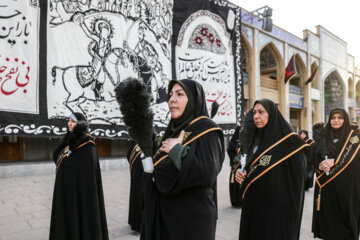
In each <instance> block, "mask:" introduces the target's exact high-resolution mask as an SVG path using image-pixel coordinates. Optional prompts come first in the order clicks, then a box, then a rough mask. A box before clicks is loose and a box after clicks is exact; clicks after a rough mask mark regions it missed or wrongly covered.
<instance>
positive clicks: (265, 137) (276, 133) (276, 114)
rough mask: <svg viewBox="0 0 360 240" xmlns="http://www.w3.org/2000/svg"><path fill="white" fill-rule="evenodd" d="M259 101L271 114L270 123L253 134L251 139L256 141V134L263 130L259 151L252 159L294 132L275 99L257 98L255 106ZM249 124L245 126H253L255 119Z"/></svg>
mask: <svg viewBox="0 0 360 240" xmlns="http://www.w3.org/2000/svg"><path fill="white" fill-rule="evenodd" d="M257 103H260V104H261V105H262V106H263V107H264V108H265V110H266V112H267V113H268V115H269V116H268V123H267V124H266V126H265V127H264V128H262V129H261V131H259V129H256V130H255V131H254V132H253V133H252V134H251V135H252V138H251V140H252V141H254V139H255V136H256V135H257V134H259V132H261V141H260V144H259V146H258V149H257V151H256V152H255V153H254V155H253V156H252V157H251V158H252V159H254V158H256V157H257V156H258V155H259V154H261V153H262V152H263V151H265V150H266V149H267V148H269V147H270V146H271V145H273V144H274V143H276V142H277V141H279V140H280V139H281V138H283V137H285V136H286V135H288V134H289V133H291V132H294V130H293V129H292V127H291V126H290V124H289V123H288V122H287V121H286V120H285V119H284V117H283V116H282V115H281V113H280V111H279V110H278V108H277V106H276V105H275V103H274V102H273V101H271V100H269V99H261V100H257V101H256V102H255V103H254V106H255V105H256V104H257ZM248 124H249V125H251V126H245V125H244V128H252V126H253V125H254V119H253V120H252V121H251V122H249V123H248ZM249 150H250V149H249ZM250 154H251V153H250ZM252 159H249V160H250V162H251V161H252Z"/></svg>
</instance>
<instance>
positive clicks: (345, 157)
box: [316, 130, 360, 211]
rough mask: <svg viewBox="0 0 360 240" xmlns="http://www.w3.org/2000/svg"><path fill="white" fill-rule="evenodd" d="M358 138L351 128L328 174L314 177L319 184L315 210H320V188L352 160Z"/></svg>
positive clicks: (357, 144)
mask: <svg viewBox="0 0 360 240" xmlns="http://www.w3.org/2000/svg"><path fill="white" fill-rule="evenodd" d="M359 142H360V140H359V137H358V136H357V134H356V133H355V132H354V131H353V130H352V131H351V132H350V134H349V136H348V138H347V139H346V142H345V144H344V146H343V148H342V150H341V152H340V154H339V156H338V157H337V159H336V161H335V163H334V166H333V167H332V168H331V169H330V171H329V172H328V174H326V172H322V173H321V174H320V175H319V176H318V177H317V178H316V184H317V185H318V186H319V194H318V199H317V210H318V211H320V200H321V189H322V188H323V187H325V186H326V185H327V184H328V183H330V182H331V181H333V180H334V179H335V178H336V177H337V176H338V175H339V174H341V173H342V172H343V171H344V170H345V169H346V168H347V167H348V166H349V164H350V163H351V162H352V161H353V160H354V158H355V156H356V154H357V152H358V151H359V148H360V144H359Z"/></svg>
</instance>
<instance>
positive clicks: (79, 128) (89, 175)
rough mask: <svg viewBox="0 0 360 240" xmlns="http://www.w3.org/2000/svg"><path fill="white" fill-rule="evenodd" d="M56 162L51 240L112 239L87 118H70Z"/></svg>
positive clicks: (98, 166)
mask: <svg viewBox="0 0 360 240" xmlns="http://www.w3.org/2000/svg"><path fill="white" fill-rule="evenodd" d="M53 158H54V161H55V164H56V178H55V186H54V195H53V202H52V209H51V222H50V236H49V239H50V240H58V239H59V240H64V239H71V240H80V239H86V240H107V239H109V236H108V228H107V223H106V214H105V204H104V194H103V186H102V180H101V172H100V164H99V158H98V155H97V152H96V146H95V142H94V139H93V137H92V136H91V135H89V134H88V123H87V121H86V119H85V117H84V115H82V114H81V113H72V114H71V115H70V116H69V118H68V132H67V133H66V135H65V136H64V137H63V139H61V141H60V143H59V145H58V146H57V148H56V149H55V150H54V153H53Z"/></svg>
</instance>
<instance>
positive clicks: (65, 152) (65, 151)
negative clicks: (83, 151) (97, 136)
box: [56, 140, 96, 173]
mask: <svg viewBox="0 0 360 240" xmlns="http://www.w3.org/2000/svg"><path fill="white" fill-rule="evenodd" d="M88 143H92V144H94V145H96V144H95V142H94V141H93V140H89V141H87V142H84V143H82V144H80V145H79V146H77V147H76V148H75V150H76V149H79V148H81V147H83V146H85V145H86V144H88ZM67 156H69V145H67V146H66V147H65V148H64V149H63V150H61V152H60V154H59V156H58V158H57V160H56V173H57V172H58V170H59V167H60V165H61V163H62V161H63V159H64V158H65V157H67Z"/></svg>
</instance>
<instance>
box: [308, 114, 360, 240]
mask: <svg viewBox="0 0 360 240" xmlns="http://www.w3.org/2000/svg"><path fill="white" fill-rule="evenodd" d="M314 139H315V141H316V145H315V146H316V150H317V158H316V163H315V164H316V165H315V166H316V167H317V168H316V174H317V178H316V184H315V195H314V214H313V224H312V231H313V233H314V237H317V238H321V239H325V240H358V239H359V232H360V153H359V148H360V144H359V142H360V140H359V135H358V132H357V131H354V130H353V129H352V127H351V125H350V121H349V116H348V114H347V113H346V111H345V110H344V109H341V108H335V109H333V110H332V111H331V112H330V115H329V121H328V123H327V124H326V126H325V127H324V128H323V130H322V131H321V133H320V135H319V136H315V135H314Z"/></svg>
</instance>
